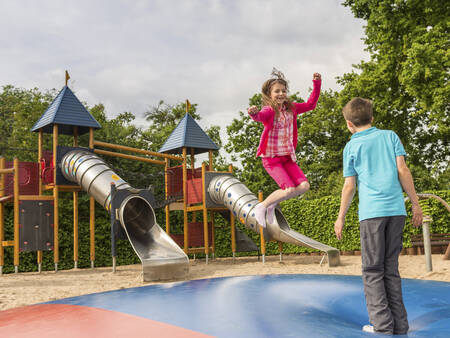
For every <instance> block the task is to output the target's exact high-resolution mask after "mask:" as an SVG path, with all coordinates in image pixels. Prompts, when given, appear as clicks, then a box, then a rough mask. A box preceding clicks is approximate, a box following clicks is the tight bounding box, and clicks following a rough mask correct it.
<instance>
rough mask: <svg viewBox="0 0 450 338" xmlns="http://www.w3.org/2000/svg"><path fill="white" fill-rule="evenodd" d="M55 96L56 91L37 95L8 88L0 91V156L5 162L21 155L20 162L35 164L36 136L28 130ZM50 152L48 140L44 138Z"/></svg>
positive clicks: (28, 91) (9, 86) (45, 145)
mask: <svg viewBox="0 0 450 338" xmlns="http://www.w3.org/2000/svg"><path fill="white" fill-rule="evenodd" d="M55 95H56V91H55V90H50V91H46V92H43V93H42V92H40V91H39V90H38V89H37V88H34V89H29V90H27V89H23V88H16V87H14V86H11V85H7V86H4V87H3V88H2V91H1V92H0V130H1V131H2V132H1V133H0V155H1V156H3V157H5V158H6V159H7V160H8V161H10V160H12V159H13V158H14V157H16V156H18V154H20V158H19V160H21V161H34V162H36V161H37V151H38V149H37V136H36V133H32V132H31V128H32V127H33V125H34V124H35V123H36V121H37V120H38V119H39V118H40V116H41V115H42V113H43V112H44V111H45V110H46V109H47V107H48V105H49V104H50V103H51V101H52V100H53V97H54V96H55ZM44 147H45V148H46V149H51V140H50V139H44Z"/></svg>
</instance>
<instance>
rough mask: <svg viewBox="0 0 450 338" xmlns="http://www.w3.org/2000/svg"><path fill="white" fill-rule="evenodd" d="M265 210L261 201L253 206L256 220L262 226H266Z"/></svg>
mask: <svg viewBox="0 0 450 338" xmlns="http://www.w3.org/2000/svg"><path fill="white" fill-rule="evenodd" d="M266 211H267V208H266V207H265V206H264V204H262V203H259V204H258V205H257V206H256V207H255V218H256V221H257V222H258V223H259V224H260V225H261V226H262V227H264V228H265V227H266Z"/></svg>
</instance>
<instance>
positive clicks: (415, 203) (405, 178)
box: [396, 156, 423, 227]
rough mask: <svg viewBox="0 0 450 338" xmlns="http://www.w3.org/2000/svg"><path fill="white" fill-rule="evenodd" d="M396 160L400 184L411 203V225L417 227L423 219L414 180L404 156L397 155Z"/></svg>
mask: <svg viewBox="0 0 450 338" xmlns="http://www.w3.org/2000/svg"><path fill="white" fill-rule="evenodd" d="M396 162H397V171H398V178H399V180H400V184H401V185H402V188H403V190H404V191H405V192H406V194H407V195H408V197H409V200H410V201H411V204H412V213H413V216H412V225H413V226H415V227H419V226H420V225H421V224H422V219H423V215H422V208H421V207H420V204H419V198H418V197H417V194H416V189H414V181H413V178H412V175H411V172H410V171H409V168H408V166H407V165H406V162H405V157H404V156H397V157H396Z"/></svg>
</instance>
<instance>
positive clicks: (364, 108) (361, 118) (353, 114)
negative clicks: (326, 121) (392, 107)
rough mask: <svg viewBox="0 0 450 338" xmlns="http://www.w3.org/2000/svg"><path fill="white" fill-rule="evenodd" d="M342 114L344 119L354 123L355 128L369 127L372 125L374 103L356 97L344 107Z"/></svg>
mask: <svg viewBox="0 0 450 338" xmlns="http://www.w3.org/2000/svg"><path fill="white" fill-rule="evenodd" d="M342 113H343V114H344V118H345V119H346V120H347V121H350V122H351V123H353V124H354V125H355V127H360V126H365V125H368V124H370V123H372V116H373V108H372V101H370V100H368V99H363V98H361V97H355V98H353V99H351V100H350V101H349V102H348V103H347V104H346V105H345V106H344V108H343V109H342Z"/></svg>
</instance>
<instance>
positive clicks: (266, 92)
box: [261, 68, 292, 116]
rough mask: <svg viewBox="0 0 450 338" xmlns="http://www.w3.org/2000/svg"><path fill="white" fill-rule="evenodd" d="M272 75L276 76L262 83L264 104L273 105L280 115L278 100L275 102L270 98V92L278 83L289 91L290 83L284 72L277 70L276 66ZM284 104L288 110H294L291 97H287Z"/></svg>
mask: <svg viewBox="0 0 450 338" xmlns="http://www.w3.org/2000/svg"><path fill="white" fill-rule="evenodd" d="M272 76H274V77H272V78H271V79H269V80H267V81H265V82H264V83H263V85H262V88H261V93H262V104H263V106H271V107H272V108H273V110H274V111H275V112H276V114H277V116H278V114H279V113H280V111H279V109H278V105H277V104H276V102H274V101H273V100H272V99H271V98H270V92H271V91H272V87H273V86H274V84H276V83H279V84H281V85H283V86H284V87H285V88H286V91H287V92H289V85H288V82H287V80H286V79H285V78H284V75H283V73H282V72H280V71H279V70H277V69H276V68H274V69H273V70H272ZM283 105H284V107H285V108H286V111H291V112H292V110H291V107H292V101H291V100H290V99H289V97H286V101H285V102H284V103H283Z"/></svg>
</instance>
